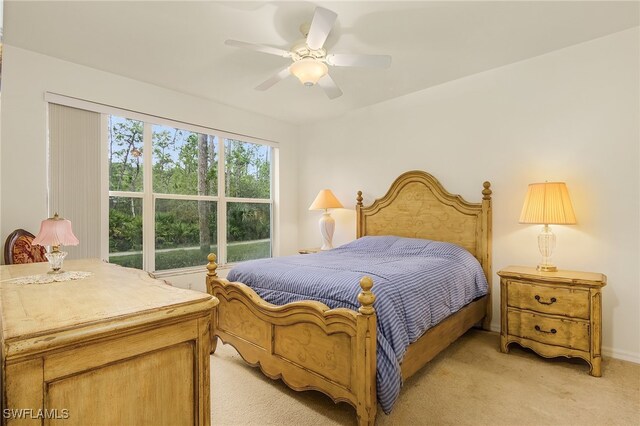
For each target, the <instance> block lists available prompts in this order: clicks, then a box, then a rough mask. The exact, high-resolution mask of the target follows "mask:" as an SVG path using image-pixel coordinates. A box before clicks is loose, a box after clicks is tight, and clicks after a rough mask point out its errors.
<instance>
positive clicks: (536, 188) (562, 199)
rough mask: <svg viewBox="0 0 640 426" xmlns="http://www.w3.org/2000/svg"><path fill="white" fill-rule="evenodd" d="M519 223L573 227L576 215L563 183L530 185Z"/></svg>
mask: <svg viewBox="0 0 640 426" xmlns="http://www.w3.org/2000/svg"><path fill="white" fill-rule="evenodd" d="M520 223H533V224H541V225H554V224H555V225H575V224H576V215H575V212H574V211H573V206H572V205H571V198H569V190H568V189H567V185H566V184H565V183H564V182H544V183H532V184H530V185H529V189H528V191H527V196H526V197H525V199H524V205H523V206H522V212H521V213H520Z"/></svg>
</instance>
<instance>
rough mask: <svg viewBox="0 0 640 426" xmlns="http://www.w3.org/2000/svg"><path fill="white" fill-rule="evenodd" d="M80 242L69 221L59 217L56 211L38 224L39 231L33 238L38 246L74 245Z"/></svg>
mask: <svg viewBox="0 0 640 426" xmlns="http://www.w3.org/2000/svg"><path fill="white" fill-rule="evenodd" d="M79 243H80V241H78V238H77V237H76V236H75V235H74V234H73V230H72V229H71V221H70V220H67V219H64V218H61V217H59V216H58V213H56V214H55V215H54V216H53V217H50V218H49V219H45V220H43V221H42V223H41V224H40V232H38V235H37V236H36V238H35V239H34V240H33V243H32V244H34V245H36V244H37V245H40V246H76V245H78V244H79Z"/></svg>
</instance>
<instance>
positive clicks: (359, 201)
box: [356, 191, 364, 238]
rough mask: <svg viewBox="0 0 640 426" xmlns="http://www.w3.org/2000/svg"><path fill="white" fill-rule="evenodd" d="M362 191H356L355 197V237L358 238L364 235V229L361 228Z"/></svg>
mask: <svg viewBox="0 0 640 426" xmlns="http://www.w3.org/2000/svg"><path fill="white" fill-rule="evenodd" d="M361 211H362V191H358V197H357V198H356V238H360V237H362V236H363V235H364V229H362V217H361V214H362V213H361Z"/></svg>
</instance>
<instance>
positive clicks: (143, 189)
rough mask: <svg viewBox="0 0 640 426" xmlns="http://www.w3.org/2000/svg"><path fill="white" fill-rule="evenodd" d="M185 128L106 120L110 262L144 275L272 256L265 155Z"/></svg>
mask: <svg viewBox="0 0 640 426" xmlns="http://www.w3.org/2000/svg"><path fill="white" fill-rule="evenodd" d="M187 127H190V126H186V125H178V126H176V127H173V126H171V125H168V124H166V123H163V124H156V123H153V122H152V121H151V119H150V120H149V121H147V120H143V121H139V120H133V119H129V118H125V117H118V116H114V115H110V116H109V117H108V145H109V149H108V152H109V261H110V262H112V263H117V264H120V265H123V266H129V267H134V268H140V269H145V270H150V271H161V270H169V269H177V268H186V267H192V266H200V265H203V264H205V263H206V256H207V254H209V253H210V252H215V253H217V254H218V262H219V263H228V262H238V261H242V260H249V259H258V258H264V257H270V256H271V247H272V229H273V227H272V217H273V201H272V175H273V173H272V165H273V162H272V151H273V148H272V147H270V146H267V145H261V144H257V143H253V142H248V141H243V140H238V139H230V138H227V137H226V135H223V134H216V132H214V131H209V130H207V129H202V128H196V127H193V128H191V129H189V128H187Z"/></svg>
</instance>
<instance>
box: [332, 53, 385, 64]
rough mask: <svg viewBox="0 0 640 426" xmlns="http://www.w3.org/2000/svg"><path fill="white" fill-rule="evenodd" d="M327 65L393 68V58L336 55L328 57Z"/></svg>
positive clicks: (346, 54)
mask: <svg viewBox="0 0 640 426" xmlns="http://www.w3.org/2000/svg"><path fill="white" fill-rule="evenodd" d="M327 63H328V64H329V65H333V66H335V67H365V68H389V67H390V66H391V56H389V55H352V54H349V53H336V54H332V55H327Z"/></svg>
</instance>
